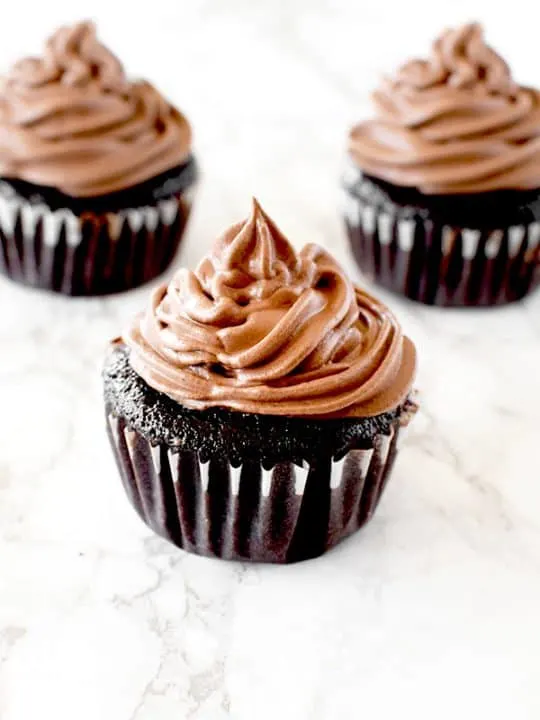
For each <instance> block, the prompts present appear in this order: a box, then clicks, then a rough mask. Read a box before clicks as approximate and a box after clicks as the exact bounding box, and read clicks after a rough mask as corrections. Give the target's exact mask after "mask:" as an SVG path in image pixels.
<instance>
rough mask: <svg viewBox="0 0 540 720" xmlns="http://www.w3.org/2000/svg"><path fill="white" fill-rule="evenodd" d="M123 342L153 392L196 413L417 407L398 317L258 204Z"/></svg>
mask: <svg viewBox="0 0 540 720" xmlns="http://www.w3.org/2000/svg"><path fill="white" fill-rule="evenodd" d="M123 339H124V342H125V343H126V344H127V345H128V346H129V348H130V362H131V365H132V367H133V369H134V370H135V371H136V372H137V373H138V374H139V375H140V376H141V377H142V378H143V379H144V380H145V381H146V382H147V383H148V384H149V385H150V386H151V387H153V388H154V389H156V390H158V391H160V392H163V393H165V394H166V395H168V396H169V397H171V398H173V399H174V400H176V401H177V402H179V403H181V404H182V405H184V406H187V407H189V408H196V409H205V408H210V407H220V406H221V407H227V408H230V409H233V410H239V411H244V412H248V413H262V414H266V415H287V416H302V417H321V416H323V417H331V416H337V417H346V416H356V417H358V416H372V415H377V414H379V413H383V412H386V411H388V410H392V409H396V408H397V407H399V406H400V405H401V404H402V403H404V402H405V401H406V399H407V397H408V394H409V391H410V389H411V384H412V381H413V376H414V371H415V349H414V346H413V344H412V343H411V342H410V340H408V338H406V337H404V336H403V334H402V331H401V328H400V326H399V325H398V323H397V322H396V320H395V318H394V317H393V315H392V314H391V313H390V311H389V310H388V309H387V308H386V307H385V306H384V305H383V304H382V303H380V302H379V301H377V300H375V299H374V298H372V297H371V296H370V295H368V294H367V293H365V292H363V291H362V290H360V289H359V288H356V287H354V286H353V284H352V283H351V281H350V280H349V279H348V278H347V276H346V275H345V273H344V272H343V270H342V269H341V267H340V266H339V265H338V263H337V262H336V261H335V260H334V259H333V258H332V257H331V256H330V255H329V254H328V253H327V252H325V251H324V250H323V249H321V248H320V247H318V246H317V245H312V244H310V245H307V246H306V247H304V248H303V250H301V251H300V253H298V254H297V253H296V252H295V251H294V249H293V248H292V246H291V245H290V244H289V242H288V241H287V239H286V238H285V237H284V236H283V235H282V233H281V232H280V231H279V230H278V228H277V227H276V225H275V224H274V223H273V221H272V220H271V219H270V218H269V217H268V216H267V215H266V214H265V213H264V211H263V210H262V209H261V207H260V206H259V205H258V203H257V202H256V201H255V200H254V202H253V209H252V213H251V216H250V217H249V218H248V220H246V221H245V222H241V223H238V224H236V225H233V226H232V227H231V228H230V229H229V230H228V231H227V232H226V233H225V234H224V235H223V236H222V237H221V238H220V239H219V240H218V241H217V242H216V244H215V245H214V248H213V250H212V251H211V253H210V254H209V256H208V257H206V258H204V259H203V260H202V262H201V263H200V265H199V267H198V268H197V270H196V271H195V272H192V271H190V270H185V269H181V270H179V271H178V272H177V274H176V275H175V277H174V278H173V280H172V281H171V282H170V284H169V285H168V286H167V285H162V286H161V287H158V288H157V289H156V290H155V291H154V292H153V293H152V296H151V299H150V304H149V307H148V309H147V311H146V312H145V313H144V314H142V315H141V316H139V317H137V318H136V319H135V321H134V322H133V324H132V325H131V327H130V328H129V329H128V331H127V332H126V333H125V335H124V338H123Z"/></svg>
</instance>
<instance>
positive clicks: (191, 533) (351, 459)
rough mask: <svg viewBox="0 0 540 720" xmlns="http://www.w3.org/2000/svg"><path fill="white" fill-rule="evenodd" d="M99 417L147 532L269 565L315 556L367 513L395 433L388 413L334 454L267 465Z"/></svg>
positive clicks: (191, 548) (385, 473)
mask: <svg viewBox="0 0 540 720" xmlns="http://www.w3.org/2000/svg"><path fill="white" fill-rule="evenodd" d="M107 425H108V433H109V438H110V440H111V445H112V447H113V450H114V454H115V457H116V461H117V464H118V467H119V470H120V474H121V477H122V482H123V484H124V488H125V490H126V493H127V496H128V498H129V500H130V502H131V504H132V505H133V507H134V508H135V510H136V511H137V513H138V514H139V515H140V517H141V518H142V519H143V520H144V522H145V523H146V524H147V525H148V526H149V527H150V528H151V529H152V530H153V531H154V532H156V533H157V534H158V535H160V536H161V537H163V538H165V539H167V540H169V541H170V542H172V543H174V544H175V545H176V546H178V547H179V548H182V549H184V550H186V551H188V552H192V553H197V554H199V555H206V556H210V557H219V558H223V559H227V560H250V561H257V562H272V563H292V562H298V561H301V560H307V559H309V558H313V557H317V556H319V555H321V554H322V553H324V552H325V551H326V550H329V549H330V548H332V547H333V546H334V545H336V544H337V543H338V542H340V541H341V540H342V539H343V538H345V537H347V536H348V535H350V534H351V533H353V532H355V531H356V530H358V529H359V528H360V527H361V526H362V525H364V524H365V523H366V522H367V521H368V520H369V519H370V518H371V516H372V515H373V513H374V512H375V508H376V507H377V504H378V502H379V499H380V497H381V494H382V492H383V490H384V487H385V485H386V482H387V480H388V477H389V473H390V471H391V468H392V465H393V463H394V459H395V455H396V443H397V440H398V435H399V431H400V427H399V421H395V422H394V423H393V424H392V426H391V428H390V432H389V434H388V435H383V434H379V435H376V436H375V437H374V438H373V440H372V441H371V445H370V446H369V447H366V448H364V449H361V450H350V451H349V452H348V453H347V454H346V455H345V456H344V457H342V458H339V459H337V460H336V459H331V458H328V459H325V460H321V461H320V462H318V463H317V464H316V465H313V466H310V465H308V464H307V463H304V464H303V465H302V466H299V465H296V464H293V463H288V462H281V463H279V464H276V465H274V466H273V467H268V468H267V467H264V466H263V465H262V464H261V463H260V462H258V461H250V460H247V461H246V462H244V464H243V465H240V466H238V467H234V466H233V465H231V464H229V463H228V461H227V458H215V459H214V458H213V459H210V460H209V461H205V462H203V461H202V460H201V459H200V457H199V456H198V454H197V453H196V452H194V451H186V450H181V449H177V448H172V447H170V446H169V445H166V444H156V445H152V444H151V443H150V442H149V441H148V440H147V439H146V438H145V437H144V436H143V435H142V434H141V433H139V432H138V431H136V430H134V429H133V428H130V427H129V426H128V424H127V423H126V421H125V419H124V418H123V417H118V416H116V415H114V414H111V413H109V414H108V416H107Z"/></svg>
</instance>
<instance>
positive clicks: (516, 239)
mask: <svg viewBox="0 0 540 720" xmlns="http://www.w3.org/2000/svg"><path fill="white" fill-rule="evenodd" d="M344 215H345V222H346V227H347V232H348V235H349V240H350V243H351V248H352V251H353V254H354V256H355V258H356V260H357V262H358V264H359V266H360V269H361V270H362V271H363V272H364V274H365V275H366V276H367V277H369V278H370V279H373V280H375V281H376V282H378V283H379V284H380V285H382V286H383V287H386V288H387V289H389V290H392V291H394V292H398V293H401V294H403V295H406V296H407V297H409V298H411V299H412V300H417V301H419V302H423V303H426V304H428V305H440V306H487V305H500V304H504V303H509V302H513V301H516V300H519V299H521V298H523V297H524V296H525V295H527V294H528V293H530V292H531V291H532V290H534V289H535V288H536V287H538V285H539V284H540V274H539V269H538V267H539V264H540V222H537V221H534V222H530V223H528V224H523V225H512V226H510V227H505V228H502V227H501V228H488V229H486V228H475V227H460V226H456V225H449V224H444V223H442V222H440V221H438V220H437V218H435V217H426V216H425V213H424V214H422V215H420V214H417V213H414V209H413V208H400V207H398V206H395V207H393V208H390V207H387V206H383V205H379V204H377V203H374V202H373V200H372V199H371V198H370V197H369V193H368V192H363V188H362V184H361V183H360V185H359V186H358V185H355V186H354V187H351V186H349V187H348V189H347V190H346V191H345V208H344Z"/></svg>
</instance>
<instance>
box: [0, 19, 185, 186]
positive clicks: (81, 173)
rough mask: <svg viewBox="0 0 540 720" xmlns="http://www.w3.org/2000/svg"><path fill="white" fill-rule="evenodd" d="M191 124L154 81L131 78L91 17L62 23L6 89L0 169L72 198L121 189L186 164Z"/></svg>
mask: <svg viewBox="0 0 540 720" xmlns="http://www.w3.org/2000/svg"><path fill="white" fill-rule="evenodd" d="M190 145H191V130H190V127H189V124H188V122H187V121H186V119H185V118H184V117H183V116H182V115H181V114H180V113H179V112H178V111H177V110H176V109H175V108H173V107H171V106H170V105H169V104H168V103H167V101H166V100H164V98H163V97H162V96H161V95H160V94H159V92H158V91H157V90H156V89H155V88H154V87H153V86H152V85H150V83H148V82H144V81H140V82H130V81H129V80H128V79H127V78H126V75H125V73H124V70H123V68H122V65H121V64H120V62H119V61H118V59H117V58H116V57H115V56H114V55H112V54H111V53H110V52H109V51H108V50H107V49H106V48H105V47H103V45H101V44H100V43H99V42H98V40H97V38H96V30H95V27H94V25H93V24H92V23H90V22H83V23H79V24H77V25H74V26H72V27H62V28H60V29H59V30H58V31H57V32H56V33H55V34H54V35H53V36H52V37H51V38H50V39H49V40H48V41H47V43H46V48H45V53H44V56H43V57H42V58H26V59H24V60H21V61H19V62H18V63H17V64H16V65H14V67H13V68H12V70H11V72H10V74H9V75H8V76H7V78H5V79H4V80H3V83H2V87H1V88H0V174H1V175H3V176H4V177H9V178H16V179H20V180H26V181H28V182H31V183H35V184H37V185H44V186H49V187H55V188H57V189H59V190H61V191H62V192H64V193H66V194H68V195H71V196H73V197H89V196H98V195H103V194H106V193H110V192H114V191H117V190H123V189H125V188H129V187H132V186H134V185H137V184H139V183H141V182H143V181H145V180H148V179H150V178H152V177H155V176H157V175H160V174H161V173H163V172H165V171H167V170H170V169H171V168H173V167H175V166H176V165H180V164H181V163H183V162H184V161H185V160H186V159H187V156H188V155H189V151H190Z"/></svg>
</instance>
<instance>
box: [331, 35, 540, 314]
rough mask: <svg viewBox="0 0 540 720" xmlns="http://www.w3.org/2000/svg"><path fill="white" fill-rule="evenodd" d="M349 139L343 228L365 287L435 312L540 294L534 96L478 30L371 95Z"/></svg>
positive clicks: (539, 144) (537, 102) (539, 175)
mask: <svg viewBox="0 0 540 720" xmlns="http://www.w3.org/2000/svg"><path fill="white" fill-rule="evenodd" d="M374 102H375V108H376V115H375V117H374V118H373V119H371V120H368V121H366V122H363V123H360V124H359V125H357V126H356V127H354V128H353V129H352V130H351V132H350V136H349V155H350V161H351V164H350V167H349V168H348V170H347V173H346V176H345V190H346V213H345V214H346V225H347V230H348V234H349V238H350V242H351V246H352V250H353V252H354V255H355V257H356V259H357V261H358V264H359V266H360V268H361V269H362V270H363V271H364V273H365V274H366V275H367V276H370V277H371V278H373V279H374V280H375V281H377V282H378V283H380V284H381V285H383V286H384V287H386V288H388V289H389V290H393V291H395V292H398V293H401V294H403V295H406V296H407V297H409V298H412V299H413V300H419V301H420V302H424V303H427V304H430V305H447V306H448V305H450V306H479V305H498V304H502V303H508V302H512V301H515V300H519V299H520V298H523V297H524V296H525V295H527V293H529V292H531V291H532V290H533V289H534V288H535V287H536V286H537V285H538V283H539V278H540V276H539V273H538V270H537V268H538V266H539V264H540V250H539V244H540V222H539V221H540V93H539V91H537V90H534V89H531V88H528V87H522V86H520V85H518V84H517V83H516V82H515V81H514V80H513V79H512V76H511V74H510V70H509V68H508V66H507V64H506V63H505V62H504V60H503V59H502V58H501V57H500V56H499V55H497V54H496V53H495V51H494V50H492V49H491V48H490V47H489V46H488V45H486V44H485V42H484V38H483V33H482V29H481V27H480V26H479V25H477V24H470V25H465V26H464V27H461V28H459V29H457V30H449V31H447V32H445V33H443V34H442V35H441V37H440V38H439V39H438V40H436V41H435V43H434V44H433V48H432V52H431V57H430V58H429V59H428V60H414V61H411V62H409V63H407V64H405V65H404V66H403V67H402V68H401V69H400V70H399V71H398V72H397V74H396V76H395V77H394V78H392V79H385V80H384V81H383V82H382V84H381V86H380V88H379V89H378V90H377V91H376V92H375V94H374Z"/></svg>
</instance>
